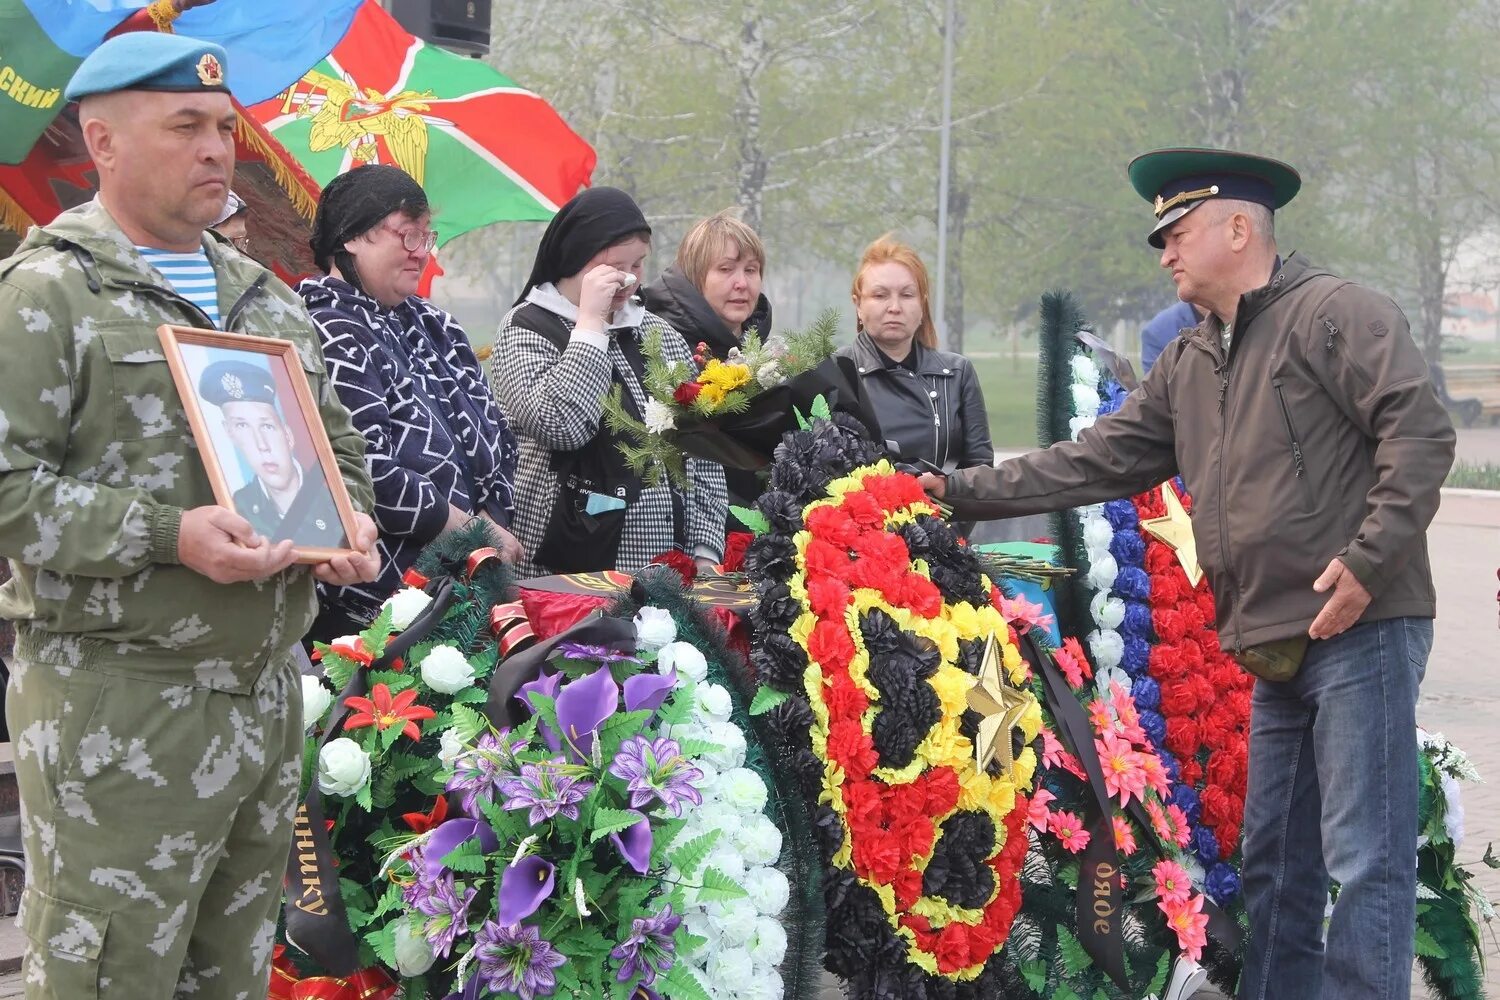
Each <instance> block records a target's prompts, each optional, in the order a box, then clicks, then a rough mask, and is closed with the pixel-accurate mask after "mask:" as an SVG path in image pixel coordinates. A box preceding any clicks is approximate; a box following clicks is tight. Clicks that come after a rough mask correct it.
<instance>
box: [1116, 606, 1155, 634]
mask: <svg viewBox="0 0 1500 1000" xmlns="http://www.w3.org/2000/svg"><path fill="white" fill-rule="evenodd" d="M1151 628H1152V626H1151V606H1150V605H1149V604H1147V603H1146V602H1145V601H1126V602H1125V618H1124V619H1123V620H1122V621H1121V622H1120V634H1121V635H1123V636H1125V637H1126V638H1127V639H1128V638H1131V637H1135V638H1137V639H1145V638H1147V637H1148V636H1150V635H1151Z"/></svg>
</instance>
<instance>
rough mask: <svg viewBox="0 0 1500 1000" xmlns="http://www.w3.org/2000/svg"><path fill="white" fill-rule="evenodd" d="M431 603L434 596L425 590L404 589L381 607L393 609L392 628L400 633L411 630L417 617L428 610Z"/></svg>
mask: <svg viewBox="0 0 1500 1000" xmlns="http://www.w3.org/2000/svg"><path fill="white" fill-rule="evenodd" d="M431 603H432V595H431V594H429V593H427V592H426V591H425V590H418V589H417V588H416V587H403V588H402V589H400V590H398V591H396V592H395V593H394V594H392V595H391V596H390V597H388V598H386V601H385V603H384V604H383V605H381V607H382V608H390V609H391V628H392V629H394V630H395V631H397V632H400V631H401V630H402V629H405V628H410V627H411V623H412V622H414V621H416V620H417V615H420V614H421V613H422V612H423V611H425V610H427V605H429V604H431Z"/></svg>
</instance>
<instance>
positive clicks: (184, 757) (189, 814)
mask: <svg viewBox="0 0 1500 1000" xmlns="http://www.w3.org/2000/svg"><path fill="white" fill-rule="evenodd" d="M301 714H302V709H301V692H300V688H299V682H298V679H297V676H296V672H295V670H294V668H293V667H292V666H291V664H290V662H287V661H283V662H279V663H275V664H272V665H271V666H269V667H268V668H267V669H266V670H265V671H264V672H263V673H262V675H261V677H260V679H259V680H258V681H257V682H256V684H255V686H254V689H253V691H252V692H251V693H249V694H232V693H227V692H223V691H215V690H210V689H207V688H194V687H186V686H166V685H161V684H154V683H152V682H149V681H143V680H138V679H134V678H128V677H121V676H118V675H115V674H107V673H101V672H99V671H96V670H85V669H76V668H68V667H64V666H59V665H56V664H50V663H26V662H17V663H16V664H15V665H14V670H13V672H12V680H11V686H10V691H9V696H8V701H7V705H6V715H7V718H8V719H9V722H10V727H11V733H13V734H14V736H13V739H14V741H15V743H14V746H15V758H16V780H17V784H18V786H19V788H20V793H21V813H22V832H23V835H24V837H25V846H26V857H27V861H28V867H29V869H30V870H29V872H28V884H27V886H26V891H25V893H24V895H23V896H22V900H21V915H20V917H19V921H20V923H21V926H22V927H23V928H24V929H25V931H26V934H27V937H28V939H29V942H28V944H29V947H28V949H27V954H26V960H25V964H24V966H23V980H24V982H25V988H26V996H27V997H28V998H30V1000H40V998H43V997H45V998H49V1000H51V998H58V1000H61V998H68V1000H83V998H93V997H103V998H129V1000H157V998H162V1000H165V998H169V997H192V998H195V1000H220V998H222V1000H232V998H241V1000H263V998H264V997H265V996H266V987H267V982H268V980H269V977H270V963H271V950H272V947H273V945H274V943H275V933H276V916H277V907H278V904H279V902H280V900H281V880H282V875H283V873H284V872H285V869H286V859H287V852H288V850H289V849H290V846H291V832H292V817H293V814H294V812H295V809H296V802H297V791H298V783H299V780H300V776H301V755H302V733H301Z"/></svg>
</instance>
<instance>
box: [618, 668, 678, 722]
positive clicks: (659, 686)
mask: <svg viewBox="0 0 1500 1000" xmlns="http://www.w3.org/2000/svg"><path fill="white" fill-rule="evenodd" d="M676 686H677V671H676V670H669V671H667V672H666V673H665V674H651V673H645V674H636V675H635V676H634V677H627V678H625V711H627V712H654V711H656V710H657V709H658V708H661V703H662V702H664V701H666V700H667V695H669V694H671V693H672V689H673V688H674V687H676Z"/></svg>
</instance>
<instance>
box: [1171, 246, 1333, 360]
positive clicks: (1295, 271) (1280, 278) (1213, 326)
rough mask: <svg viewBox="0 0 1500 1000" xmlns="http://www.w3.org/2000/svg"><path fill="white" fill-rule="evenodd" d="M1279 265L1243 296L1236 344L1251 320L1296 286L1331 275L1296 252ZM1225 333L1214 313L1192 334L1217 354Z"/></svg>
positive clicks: (1279, 261)
mask: <svg viewBox="0 0 1500 1000" xmlns="http://www.w3.org/2000/svg"><path fill="white" fill-rule="evenodd" d="M1278 263H1279V265H1280V266H1279V267H1277V268H1276V270H1275V271H1274V272H1273V273H1272V274H1271V277H1270V280H1268V281H1267V282H1266V283H1265V284H1264V285H1262V286H1260V287H1259V288H1252V289H1251V290H1250V291H1248V292H1246V293H1245V294H1243V295H1241V296H1240V304H1239V311H1238V312H1237V313H1236V314H1235V318H1234V326H1235V331H1236V332H1235V340H1236V342H1238V340H1239V336H1240V334H1241V333H1242V332H1244V331H1245V330H1247V329H1248V328H1249V326H1250V323H1251V321H1252V320H1254V319H1255V317H1256V315H1257V314H1258V313H1261V312H1263V311H1264V310H1265V309H1266V308H1267V307H1268V306H1270V305H1271V304H1272V303H1273V302H1275V301H1276V300H1277V299H1280V298H1281V297H1282V296H1284V295H1287V294H1289V293H1290V292H1291V291H1292V289H1294V288H1296V287H1297V286H1299V285H1301V284H1303V283H1305V282H1307V281H1310V280H1311V279H1313V278H1316V277H1319V276H1321V275H1326V274H1328V272H1327V271H1325V270H1323V269H1322V268H1320V267H1318V266H1316V265H1314V264H1312V263H1311V262H1309V261H1308V259H1307V258H1306V257H1300V256H1298V255H1297V254H1296V253H1295V252H1294V253H1290V254H1288V255H1287V256H1286V257H1285V258H1278ZM1223 330H1224V324H1223V323H1222V322H1220V321H1219V318H1218V317H1217V316H1215V315H1214V314H1213V313H1209V314H1208V316H1207V317H1206V318H1205V319H1204V320H1203V322H1201V323H1199V324H1198V326H1197V328H1196V329H1195V330H1194V331H1193V334H1192V337H1193V339H1195V340H1198V341H1199V342H1200V344H1201V345H1202V346H1205V347H1207V348H1209V350H1210V351H1212V352H1215V353H1216V352H1218V351H1219V350H1220V349H1221V348H1220V347H1219V342H1220V336H1221V334H1222V333H1223Z"/></svg>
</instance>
